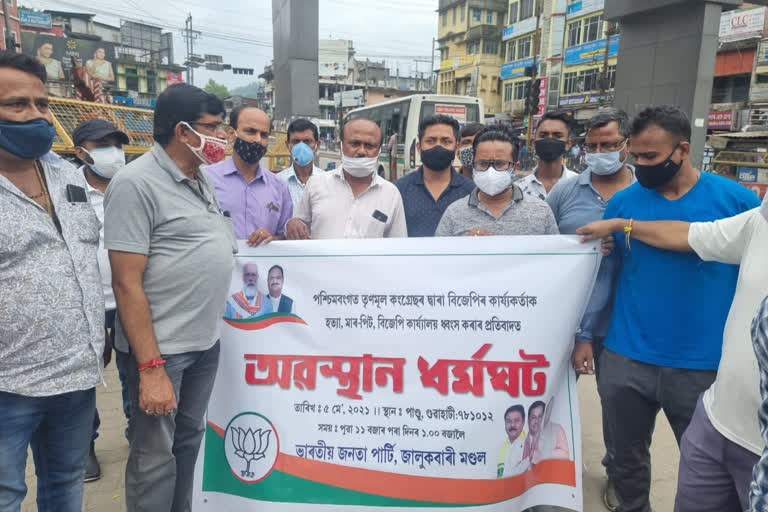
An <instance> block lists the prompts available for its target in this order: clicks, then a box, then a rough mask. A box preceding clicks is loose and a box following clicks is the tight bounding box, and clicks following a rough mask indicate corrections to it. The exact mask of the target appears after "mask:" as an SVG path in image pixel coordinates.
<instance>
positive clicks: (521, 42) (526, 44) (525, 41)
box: [517, 36, 533, 60]
mask: <svg viewBox="0 0 768 512" xmlns="http://www.w3.org/2000/svg"><path fill="white" fill-rule="evenodd" d="M532 38H533V36H527V37H521V38H520V39H518V40H517V60H520V59H525V58H527V57H530V56H531V39H532Z"/></svg>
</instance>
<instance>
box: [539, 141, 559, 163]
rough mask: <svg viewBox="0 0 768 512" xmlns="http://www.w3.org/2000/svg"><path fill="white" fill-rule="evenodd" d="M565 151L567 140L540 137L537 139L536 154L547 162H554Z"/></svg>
mask: <svg viewBox="0 0 768 512" xmlns="http://www.w3.org/2000/svg"><path fill="white" fill-rule="evenodd" d="M563 153H565V141H562V140H558V139H540V140H537V141H536V156H537V157H539V158H541V159H542V160H543V161H545V162H554V161H555V160H557V159H558V158H560V157H561V156H563Z"/></svg>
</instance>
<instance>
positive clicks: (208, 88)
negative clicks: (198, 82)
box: [204, 78, 229, 99]
mask: <svg viewBox="0 0 768 512" xmlns="http://www.w3.org/2000/svg"><path fill="white" fill-rule="evenodd" d="M204 89H205V92H209V93H211V94H214V95H216V96H218V97H219V98H221V99H224V98H227V97H228V96H229V89H227V86H226V85H222V84H220V83H217V82H216V81H214V79H213V78H211V79H210V80H208V83H207V84H205V87H204Z"/></svg>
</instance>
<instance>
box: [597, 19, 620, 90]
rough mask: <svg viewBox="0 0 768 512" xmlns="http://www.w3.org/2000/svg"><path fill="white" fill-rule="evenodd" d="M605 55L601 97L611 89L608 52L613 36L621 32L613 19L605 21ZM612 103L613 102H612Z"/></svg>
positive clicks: (601, 77) (601, 78)
mask: <svg viewBox="0 0 768 512" xmlns="http://www.w3.org/2000/svg"><path fill="white" fill-rule="evenodd" d="M605 23H606V25H605V55H603V71H602V72H601V73H600V75H601V76H600V98H601V101H603V100H602V98H604V97H605V94H606V93H607V92H608V89H610V87H609V84H608V54H609V53H610V51H611V37H613V36H615V35H616V34H618V33H619V30H618V26H617V25H616V24H615V23H614V22H612V21H606V22H605ZM611 103H612V102H611Z"/></svg>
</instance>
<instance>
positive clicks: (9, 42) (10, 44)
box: [2, 0, 16, 51]
mask: <svg viewBox="0 0 768 512" xmlns="http://www.w3.org/2000/svg"><path fill="white" fill-rule="evenodd" d="M2 1H3V18H4V20H5V49H6V50H11V51H16V39H15V38H14V37H13V34H14V32H13V30H12V27H11V2H12V1H13V0H2Z"/></svg>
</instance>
